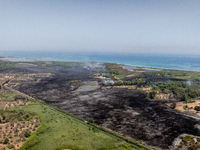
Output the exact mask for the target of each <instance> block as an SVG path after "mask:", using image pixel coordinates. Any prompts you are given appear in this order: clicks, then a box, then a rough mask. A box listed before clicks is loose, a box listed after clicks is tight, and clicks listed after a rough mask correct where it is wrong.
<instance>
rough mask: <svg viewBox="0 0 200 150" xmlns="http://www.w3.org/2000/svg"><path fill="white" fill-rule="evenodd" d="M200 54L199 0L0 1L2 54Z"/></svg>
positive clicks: (0, 44) (0, 46) (0, 47)
mask: <svg viewBox="0 0 200 150" xmlns="http://www.w3.org/2000/svg"><path fill="white" fill-rule="evenodd" d="M5 50H37V51H41V50H51V51H56V50H59V51H78V50H80V51H101V50H102V51H120V52H123V51H130V52H167V51H168V52H181V51H184V52H191V53H199V54H200V0H80V1H77V0H54V1H53V0H0V51H5Z"/></svg>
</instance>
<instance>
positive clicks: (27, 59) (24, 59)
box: [0, 56, 200, 72]
mask: <svg viewBox="0 0 200 150" xmlns="http://www.w3.org/2000/svg"><path fill="white" fill-rule="evenodd" d="M0 60H5V61H12V62H34V61H46V62H48V61H49V62H50V61H57V62H85V63H86V62H89V63H113V64H118V65H124V66H130V67H137V68H143V69H157V70H174V71H188V72H200V68H199V70H187V69H177V68H176V69H174V68H170V67H165V68H162V67H153V66H147V65H132V64H130V63H117V62H112V61H106V62H105V61H104V62H102V61H78V60H65V59H59V58H56V59H55V58H54V59H53V58H34V57H33V58H31V57H16V56H0Z"/></svg>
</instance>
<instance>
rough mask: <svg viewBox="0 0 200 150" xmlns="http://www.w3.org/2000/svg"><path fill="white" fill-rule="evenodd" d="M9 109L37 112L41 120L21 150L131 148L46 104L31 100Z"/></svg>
mask: <svg viewBox="0 0 200 150" xmlns="http://www.w3.org/2000/svg"><path fill="white" fill-rule="evenodd" d="M12 109H16V110H23V111H25V112H29V113H33V114H36V115H35V116H34V117H39V118H40V121H41V125H40V126H39V127H38V129H37V131H36V132H34V133H32V135H31V137H30V138H29V139H28V140H27V141H26V142H25V143H24V144H23V146H22V147H21V148H20V150H25V149H30V150H40V149H41V150H56V149H57V150H59V149H64V148H70V149H76V150H79V149H80V150H93V149H94V150H104V149H121V150H133V149H134V148H133V147H131V146H130V145H129V144H127V143H126V142H123V141H121V140H118V139H117V138H115V137H112V136H110V135H108V134H105V133H103V132H101V131H99V130H97V129H96V128H94V127H90V126H87V125H85V124H83V123H81V122H78V121H77V120H74V119H73V118H72V117H70V116H67V115H65V114H62V113H60V112H58V111H56V110H53V109H51V107H49V106H48V105H43V104H41V103H38V102H31V103H30V104H29V105H24V106H17V107H14V108H12Z"/></svg>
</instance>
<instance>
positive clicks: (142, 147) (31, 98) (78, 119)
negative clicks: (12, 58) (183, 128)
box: [2, 81, 150, 150]
mask: <svg viewBox="0 0 200 150" xmlns="http://www.w3.org/2000/svg"><path fill="white" fill-rule="evenodd" d="M8 82H9V81H6V82H4V83H3V84H2V87H3V88H5V89H7V90H10V91H12V92H15V93H17V94H19V95H21V96H23V97H26V98H28V99H29V100H31V101H33V102H38V103H40V104H43V105H46V106H47V107H48V108H50V109H51V110H53V111H56V112H59V113H61V114H63V115H66V116H68V117H70V118H72V119H73V120H75V121H77V122H79V123H82V124H84V125H86V126H88V127H92V128H95V129H96V130H98V131H100V132H102V133H104V134H107V135H109V136H111V137H113V138H115V139H117V140H120V141H122V142H126V143H128V144H130V145H131V146H132V147H133V148H135V149H145V150H150V148H148V147H146V146H144V145H142V144H140V143H139V142H136V141H133V140H130V139H127V138H125V137H122V136H121V135H118V133H115V132H113V131H109V130H107V129H104V128H103V130H102V129H100V128H99V127H98V126H96V125H95V124H91V123H90V124H89V123H86V121H84V120H83V119H82V118H78V117H76V116H73V115H72V114H69V113H67V112H65V111H62V110H60V109H59V108H54V107H52V106H50V105H48V104H46V103H44V102H43V101H41V100H36V99H35V98H33V97H31V96H29V95H27V94H25V93H21V92H20V91H18V90H15V89H13V88H11V87H8V86H7V85H6V83H8ZM123 138H124V139H123Z"/></svg>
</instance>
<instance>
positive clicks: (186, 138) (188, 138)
mask: <svg viewBox="0 0 200 150" xmlns="http://www.w3.org/2000/svg"><path fill="white" fill-rule="evenodd" d="M193 139H194V138H193V137H191V136H185V137H183V141H184V142H186V141H192V140H193Z"/></svg>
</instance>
